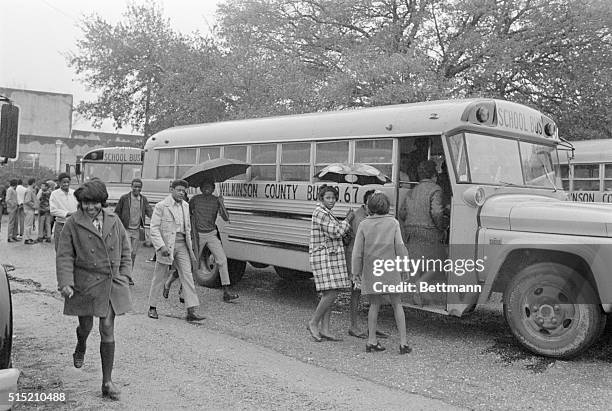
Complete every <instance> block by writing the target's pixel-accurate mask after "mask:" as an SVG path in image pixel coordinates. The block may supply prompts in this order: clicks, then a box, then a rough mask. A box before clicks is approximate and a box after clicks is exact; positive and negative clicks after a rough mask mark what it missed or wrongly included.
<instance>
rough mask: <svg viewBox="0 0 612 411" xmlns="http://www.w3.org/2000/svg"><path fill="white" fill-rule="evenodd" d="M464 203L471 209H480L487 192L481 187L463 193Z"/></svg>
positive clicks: (471, 188) (474, 187)
mask: <svg viewBox="0 0 612 411" xmlns="http://www.w3.org/2000/svg"><path fill="white" fill-rule="evenodd" d="M463 201H465V202H466V203H467V204H468V205H470V206H471V207H480V206H481V205H483V204H484V202H485V191H484V188H482V187H480V186H473V187H470V188H468V189H467V190H465V191H464V192H463Z"/></svg>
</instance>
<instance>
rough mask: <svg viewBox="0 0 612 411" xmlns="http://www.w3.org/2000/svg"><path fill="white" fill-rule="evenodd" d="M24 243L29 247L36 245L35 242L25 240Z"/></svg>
mask: <svg viewBox="0 0 612 411" xmlns="http://www.w3.org/2000/svg"><path fill="white" fill-rule="evenodd" d="M23 243H24V244H27V245H33V244H35V243H34V240H25V241H24V242H23Z"/></svg>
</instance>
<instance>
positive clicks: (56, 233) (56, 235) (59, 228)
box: [53, 221, 64, 253]
mask: <svg viewBox="0 0 612 411" xmlns="http://www.w3.org/2000/svg"><path fill="white" fill-rule="evenodd" d="M63 229H64V223H59V222H57V221H56V222H55V230H54V231H53V240H54V242H55V252H56V253H57V247H59V239H60V234H61V233H62V230H63Z"/></svg>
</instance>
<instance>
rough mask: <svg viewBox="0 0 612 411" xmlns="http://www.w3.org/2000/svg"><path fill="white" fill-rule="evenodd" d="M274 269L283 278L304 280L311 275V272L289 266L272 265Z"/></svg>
mask: <svg viewBox="0 0 612 411" xmlns="http://www.w3.org/2000/svg"><path fill="white" fill-rule="evenodd" d="M274 271H276V274H278V276H279V277H280V278H282V279H283V280H288V281H292V280H306V279H308V278H310V277H312V274H311V273H309V272H306V271H299V270H293V269H291V268H285V267H278V266H274Z"/></svg>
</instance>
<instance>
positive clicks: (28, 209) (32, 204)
mask: <svg viewBox="0 0 612 411" xmlns="http://www.w3.org/2000/svg"><path fill="white" fill-rule="evenodd" d="M35 182H36V179H35V178H30V179H29V180H28V188H27V189H26V192H25V195H24V200H23V212H24V215H25V230H24V233H25V234H24V235H25V239H24V242H23V243H24V244H28V245H32V244H34V243H35V241H34V240H36V238H37V236H36V231H35V230H34V217H35V213H36V209H37V208H38V199H37V198H36V192H35V191H34V183H35Z"/></svg>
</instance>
